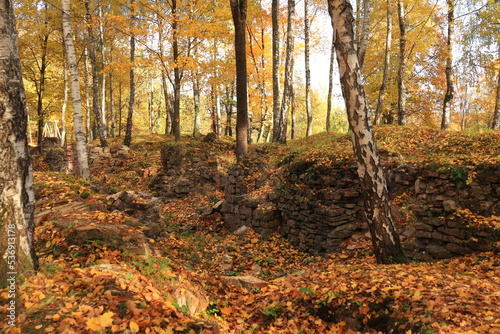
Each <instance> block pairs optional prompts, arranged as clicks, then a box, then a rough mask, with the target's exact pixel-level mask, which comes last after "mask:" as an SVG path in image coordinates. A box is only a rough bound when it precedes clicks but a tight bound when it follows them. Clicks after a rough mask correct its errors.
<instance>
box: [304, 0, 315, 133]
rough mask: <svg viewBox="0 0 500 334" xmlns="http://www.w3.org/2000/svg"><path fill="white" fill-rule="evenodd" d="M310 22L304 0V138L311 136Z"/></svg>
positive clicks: (307, 1)
mask: <svg viewBox="0 0 500 334" xmlns="http://www.w3.org/2000/svg"><path fill="white" fill-rule="evenodd" d="M310 24H311V23H310V21H309V0H304V63H305V71H306V115H307V129H306V136H311V135H312V133H313V132H312V128H313V127H312V125H313V113H312V109H311V66H310V60H309V54H310V51H309V45H310V36H309V34H310V29H311V28H310Z"/></svg>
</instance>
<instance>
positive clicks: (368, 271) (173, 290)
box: [0, 128, 500, 334]
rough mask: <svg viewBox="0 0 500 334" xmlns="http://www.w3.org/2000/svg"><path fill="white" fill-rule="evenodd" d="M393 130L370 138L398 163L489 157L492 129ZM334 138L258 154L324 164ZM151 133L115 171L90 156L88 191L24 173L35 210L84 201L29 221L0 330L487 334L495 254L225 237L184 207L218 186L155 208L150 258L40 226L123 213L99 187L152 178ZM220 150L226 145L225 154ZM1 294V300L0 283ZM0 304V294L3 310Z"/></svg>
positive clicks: (496, 295)
mask: <svg viewBox="0 0 500 334" xmlns="http://www.w3.org/2000/svg"><path fill="white" fill-rule="evenodd" d="M404 131H413V130H408V129H406V130H405V129H404V128H403V129H401V128H391V129H390V130H387V129H383V128H382V129H380V131H379V132H378V137H379V141H380V142H381V143H382V146H383V148H384V149H386V150H389V151H391V152H393V153H394V154H395V155H398V157H399V159H401V160H404V161H419V160H420V161H424V160H425V159H428V158H429V155H432V154H435V156H433V159H434V161H440V159H441V160H443V161H442V162H443V163H446V162H452V160H453V162H456V161H461V162H464V163H468V164H469V165H478V164H481V163H485V162H487V163H498V150H499V148H500V145H499V144H500V141H499V138H500V136H498V135H495V136H493V135H491V134H485V135H483V136H482V137H480V138H479V137H478V136H479V135H470V134H459V135H455V136H453V135H452V134H448V133H446V134H442V133H441V132H435V131H432V130H420V132H419V135H418V136H412V138H420V139H419V140H420V142H413V141H415V140H416V139H415V140H412V141H411V142H410V143H408V141H407V140H405V141H404V143H405V144H402V141H401V139H399V140H398V138H409V136H408V133H407V132H404ZM337 137H338V138H340V140H332V137H331V136H328V135H326V134H323V135H318V136H315V137H314V138H309V139H305V140H301V141H297V142H296V145H295V144H291V145H289V147H288V148H287V151H285V149H284V148H282V147H279V146H272V145H271V146H269V147H267V148H265V150H267V152H272V154H270V156H273V157H276V156H277V155H281V156H285V155H286V154H290V152H292V153H293V154H295V155H301V157H302V158H303V159H304V160H305V159H310V160H311V161H318V163H322V164H325V165H327V164H328V161H332V160H335V159H350V158H351V157H352V155H351V154H350V153H349V145H348V142H347V140H346V137H345V136H337ZM473 137H474V138H473ZM431 139H432V140H431ZM342 140H343V141H344V142H343V143H342V142H341V141H342ZM163 141H164V138H160V137H147V138H145V139H142V140H141V141H140V142H138V143H137V144H135V147H133V152H132V154H131V156H129V158H128V159H124V161H123V163H122V164H121V167H120V168H119V169H116V170H115V172H114V173H104V172H103V170H102V169H99V168H102V166H94V168H93V175H95V179H94V182H95V183H96V184H98V185H99V188H100V191H99V192H96V191H95V190H94V189H93V187H91V186H90V185H89V184H87V183H85V182H83V181H81V180H80V179H78V178H74V177H70V176H67V175H63V174H60V173H51V172H43V171H42V172H36V173H35V189H36V192H37V198H43V200H41V201H39V202H38V203H39V205H40V206H43V208H44V209H45V210H48V209H50V208H52V207H57V206H60V205H61V204H65V203H84V204H86V205H87V206H88V207H90V208H92V209H93V210H90V211H85V212H79V213H72V212H65V213H58V212H57V211H55V212H54V213H53V214H52V215H49V216H48V217H45V218H46V219H45V222H44V223H43V224H41V225H40V226H38V227H37V229H36V241H37V252H38V254H39V256H40V267H41V270H40V271H39V272H38V273H36V274H35V275H34V276H32V277H30V278H28V279H27V280H26V281H25V282H24V283H23V284H21V285H20V286H19V287H18V298H19V305H21V306H20V309H19V310H18V311H19V313H18V319H17V321H18V325H17V326H16V327H10V326H8V325H7V324H6V323H4V322H0V333H134V332H137V333H207V334H208V333H217V332H218V333H470V334H472V333H492V334H494V333H500V308H499V305H500V256H499V255H498V254H493V253H480V254H474V255H470V256H464V257H460V258H455V259H451V260H443V261H436V262H432V263H418V262H414V263H411V264H408V265H391V266H386V265H378V264H375V261H374V257H373V256H372V254H371V251H370V247H371V245H370V242H369V240H368V238H367V236H364V235H362V236H358V237H357V238H356V239H353V240H351V241H350V242H349V243H348V244H346V245H345V247H344V248H343V250H342V251H340V252H338V253H335V254H332V255H330V256H328V257H327V258H320V257H314V256H311V255H309V254H306V253H303V252H300V251H298V250H296V249H294V247H293V246H291V245H290V244H288V242H287V241H286V240H283V239H282V238H281V237H280V236H279V235H271V236H260V235H257V234H255V233H254V232H252V231H249V232H248V233H247V234H245V235H242V236H236V235H233V234H230V233H228V232H227V231H225V230H224V229H223V228H222V222H221V218H220V217H217V216H215V217H213V218H212V219H210V220H207V219H206V218H204V217H202V216H200V215H198V214H196V212H197V209H199V208H200V207H201V208H203V207H209V206H210V205H212V204H213V202H214V198H221V196H222V194H220V193H213V194H209V195H201V194H192V196H190V197H188V198H186V199H182V200H177V201H174V202H172V203H169V204H167V205H165V206H164V211H163V214H164V216H165V217H166V219H165V221H166V229H167V232H168V233H167V235H166V236H165V237H163V238H159V239H157V240H150V242H151V243H152V246H153V247H154V248H155V249H156V250H157V251H156V253H155V254H154V256H153V257H151V258H149V259H141V258H134V257H133V256H131V255H130V254H123V253H122V252H120V251H119V250H116V249H112V248H110V247H108V246H107V245H103V244H101V243H99V242H97V241H96V242H94V243H89V244H87V245H83V246H78V247H76V246H74V245H68V244H67V242H66V241H65V239H64V238H63V237H62V236H61V233H60V231H58V230H57V229H56V228H54V226H53V224H51V223H50V222H51V221H53V220H63V219H67V220H68V221H77V220H81V219H84V220H85V221H88V222H91V223H93V224H99V223H107V224H109V223H112V224H120V223H122V222H123V221H124V220H125V219H127V217H126V215H124V214H121V213H111V212H108V211H107V210H106V209H105V208H106V205H105V204H106V201H105V194H103V192H107V191H110V192H111V191H119V190H147V189H148V184H149V183H150V182H151V178H152V177H153V175H151V174H148V173H144V172H140V171H143V170H144V169H149V168H153V169H154V168H160V166H159V153H158V152H159V149H160V147H161V145H162V142H163ZM431 141H432V142H434V144H433V143H431ZM478 141H479V142H480V143H482V144H481V145H483V144H484V143H486V142H488V143H490V145H488V146H485V145H483V146H481V145H479V144H476V142H478ZM457 142H460V143H462V146H463V145H466V147H468V146H470V147H473V148H475V151H474V153H473V154H465V153H464V152H462V151H458V150H457V146H456V143H457ZM437 146H439V147H437ZM305 147H307V150H306V149H305ZM492 147H493V149H492ZM494 147H497V149H496V150H495V149H494ZM325 149H326V150H327V151H328V152H330V154H329V155H327V156H326V157H325V154H321V150H323V151H324V150H325ZM262 150H263V149H261V151H262ZM331 152H334V154H332V153H331ZM437 152H441V155H440V156H439V157H438V156H437V154H438V153H437ZM233 159H234V157H231V154H229V155H228V158H227V161H232V160H233ZM274 162H276V161H274ZM475 219H477V220H478V219H479V218H477V217H476V218H475ZM226 262H231V266H230V268H231V270H229V271H227V269H224V268H223V266H222V265H223V264H224V263H226ZM228 275H232V276H245V275H253V276H258V277H259V278H261V279H263V280H265V281H267V284H266V285H265V286H263V287H260V288H254V289H251V290H245V289H240V288H237V287H235V286H233V285H230V284H226V282H225V279H224V277H226V276H228ZM179 291H181V292H182V291H184V292H185V293H186V294H187V293H188V292H187V291H189V293H190V295H191V296H193V295H194V296H195V297H191V302H194V301H201V300H203V299H206V304H205V305H203V306H204V310H203V311H202V312H197V313H195V314H191V312H190V310H189V309H188V308H187V307H186V306H182V305H179V302H178V301H179V299H175V298H174V295H176V294H177V295H179ZM196 296H198V297H196ZM0 298H1V299H2V300H6V299H7V292H6V290H4V291H2V292H0ZM5 305H6V304H5V303H1V304H0V317H2V318H3V319H6V318H5V316H6V313H7V310H6V306H5ZM200 305H202V303H201V302H200Z"/></svg>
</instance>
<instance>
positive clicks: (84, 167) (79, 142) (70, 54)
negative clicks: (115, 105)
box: [62, 0, 90, 180]
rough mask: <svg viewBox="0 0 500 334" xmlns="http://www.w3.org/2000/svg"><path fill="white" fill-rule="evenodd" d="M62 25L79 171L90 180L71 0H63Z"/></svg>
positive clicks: (81, 175)
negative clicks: (72, 29)
mask: <svg viewBox="0 0 500 334" xmlns="http://www.w3.org/2000/svg"><path fill="white" fill-rule="evenodd" d="M62 25H63V36H64V43H65V46H66V48H65V49H66V57H67V59H68V67H69V75H70V82H71V98H72V101H73V119H74V132H75V139H76V155H77V157H78V173H79V175H80V177H82V178H84V179H86V180H89V179H90V171H89V161H88V156H87V144H86V143H85V135H84V133H83V117H82V100H81V97H80V82H79V81H78V64H77V62H76V56H75V47H74V45H73V36H72V33H71V26H70V0H62Z"/></svg>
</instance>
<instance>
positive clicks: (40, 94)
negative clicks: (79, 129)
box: [35, 2, 49, 149]
mask: <svg viewBox="0 0 500 334" xmlns="http://www.w3.org/2000/svg"><path fill="white" fill-rule="evenodd" d="M43 5H44V8H43V9H44V15H45V22H44V24H45V31H46V33H45V34H44V35H43V36H42V38H43V39H42V58H41V60H40V65H39V66H38V70H39V73H40V81H39V83H38V85H36V83H35V88H36V93H37V105H36V113H37V116H38V146H39V147H40V149H41V148H42V141H43V129H44V126H45V110H44V109H43V98H44V95H45V79H46V78H45V75H46V72H47V67H48V64H49V63H48V60H47V46H48V43H49V33H48V31H49V30H48V17H47V9H48V7H47V3H46V2H44V4H43Z"/></svg>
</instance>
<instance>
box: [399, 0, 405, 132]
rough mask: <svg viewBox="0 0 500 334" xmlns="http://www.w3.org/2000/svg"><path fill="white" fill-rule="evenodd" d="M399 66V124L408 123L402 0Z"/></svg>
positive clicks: (402, 6) (403, 7)
mask: <svg viewBox="0 0 500 334" xmlns="http://www.w3.org/2000/svg"><path fill="white" fill-rule="evenodd" d="M398 18H399V68H398V124H399V125H406V12H405V5H404V3H403V1H402V0H399V1H398Z"/></svg>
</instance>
